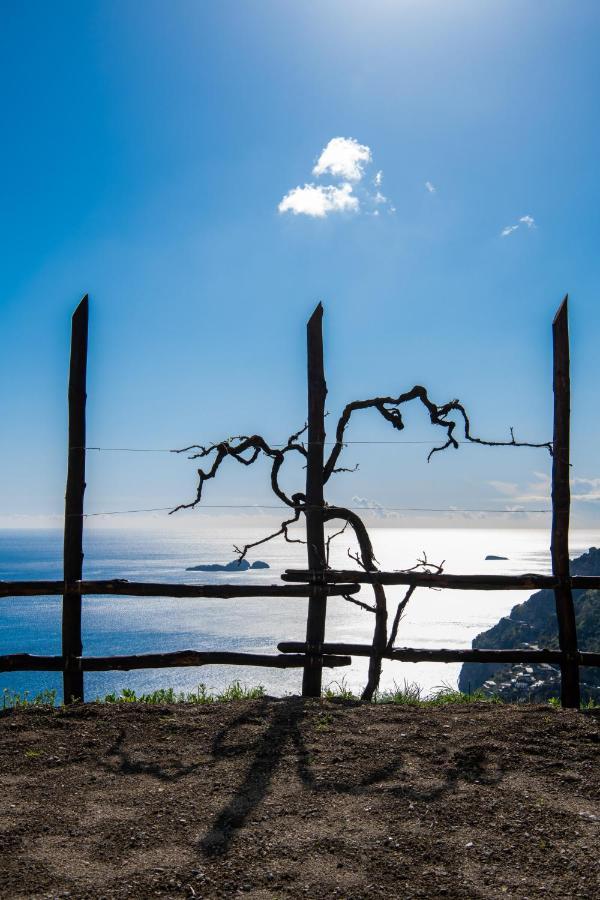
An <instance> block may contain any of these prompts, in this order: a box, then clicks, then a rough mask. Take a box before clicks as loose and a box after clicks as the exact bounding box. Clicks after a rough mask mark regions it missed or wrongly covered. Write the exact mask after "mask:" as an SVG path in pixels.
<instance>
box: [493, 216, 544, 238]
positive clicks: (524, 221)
mask: <svg viewBox="0 0 600 900" xmlns="http://www.w3.org/2000/svg"><path fill="white" fill-rule="evenodd" d="M519 223H520V224H521V225H526V226H527V228H537V225H536V224H535V219H534V218H533V216H521V218H520V219H519V222H517V224H516V225H507V226H506V228H503V229H502V231H501V232H500V235H501V237H507V236H508V235H509V234H512V233H513V231H516V230H517V228H518V227H519Z"/></svg>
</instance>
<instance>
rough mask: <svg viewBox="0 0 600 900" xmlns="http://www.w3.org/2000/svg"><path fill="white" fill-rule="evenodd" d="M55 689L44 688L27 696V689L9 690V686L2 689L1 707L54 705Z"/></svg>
mask: <svg viewBox="0 0 600 900" xmlns="http://www.w3.org/2000/svg"><path fill="white" fill-rule="evenodd" d="M55 705H56V691H54V690H52V691H49V690H44V691H40V693H39V694H35V695H34V696H33V697H30V696H29V691H23V693H22V694H21V693H19V692H18V691H11V690H10V688H4V689H3V690H2V709H24V708H26V707H29V706H55Z"/></svg>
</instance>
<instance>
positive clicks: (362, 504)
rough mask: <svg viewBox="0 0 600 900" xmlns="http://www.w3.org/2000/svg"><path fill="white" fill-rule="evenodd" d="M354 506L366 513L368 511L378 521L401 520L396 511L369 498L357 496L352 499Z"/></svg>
mask: <svg viewBox="0 0 600 900" xmlns="http://www.w3.org/2000/svg"><path fill="white" fill-rule="evenodd" d="M352 505H353V506H356V507H358V508H359V509H364V510H365V511H366V510H368V511H369V512H371V513H372V514H373V515H374V516H376V517H377V518H378V519H398V518H400V516H399V515H398V512H397V511H396V510H392V509H386V508H385V506H382V505H381V503H378V502H377V500H371V499H370V498H369V497H358V496H356V495H355V496H354V497H353V498H352Z"/></svg>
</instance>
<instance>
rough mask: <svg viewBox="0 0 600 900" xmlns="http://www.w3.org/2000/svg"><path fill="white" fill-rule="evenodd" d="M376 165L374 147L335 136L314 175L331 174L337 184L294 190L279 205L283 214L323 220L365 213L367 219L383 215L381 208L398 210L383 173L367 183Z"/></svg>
mask: <svg viewBox="0 0 600 900" xmlns="http://www.w3.org/2000/svg"><path fill="white" fill-rule="evenodd" d="M372 162H373V157H372V154H371V148H370V147H367V146H366V144H359V143H358V141H356V140H355V139H354V138H344V137H335V138H332V139H331V140H330V141H329V143H328V144H327V146H326V147H325V148H324V149H323V150H322V151H321V155H320V156H319V158H318V160H317V162H316V164H315V166H314V168H313V175H316V176H321V175H325V174H327V175H330V176H332V180H333V181H334V183H333V184H320V183H319V182H310V183H307V184H305V185H304V187H301V186H300V185H298V187H295V188H292V190H290V191H288V192H287V194H286V195H285V196H284V197H283V199H282V200H281V201H280V203H279V205H278V207H277V208H278V210H279V212H280V213H292V215H295V216H298V215H303V216H310V217H311V218H313V219H323V218H325V217H326V216H328V215H329V214H330V213H334V212H338V213H339V212H352V213H358V212H362V213H363V214H364V215H366V216H375V215H379V214H380V213H379V212H378V210H379V209H383V208H386V209H387V211H388V213H389V214H391V213H394V212H395V211H396V209H395V207H394V206H391V205H390V201H389V199H388V198H387V197H386V196H385V194H383V192H382V191H381V190H380V188H381V185H382V183H383V171H382V170H381V169H379V170H378V171H377V172H375V175H374V176H372V177H371V175H369V179H368V181H367V178H366V177H365V176H366V167H367V166H370V165H371V163H372ZM363 178H364V181H363Z"/></svg>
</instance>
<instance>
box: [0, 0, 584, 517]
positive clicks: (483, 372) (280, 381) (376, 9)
mask: <svg viewBox="0 0 600 900" xmlns="http://www.w3.org/2000/svg"><path fill="white" fill-rule="evenodd" d="M599 45H600V5H599V4H598V3H597V2H596V0H590V2H584V0H578V2H576V3H573V2H567V0H564V2H556V0H545V2H543V3H542V2H539V0H519V2H505V0H502V2H501V0H498V2H493V0H489V2H480V0H470V2H466V0H465V2H459V0H457V2H452V3H449V2H447V0H414V2H402V0H371V2H369V3H366V2H352V0H318V2H316V0H315V2H289V0H288V2H269V0H260V2H255V3H249V2H242V0H237V2H228V0H219V2H216V0H215V2H192V0H189V2H177V0H175V2H170V3H164V2H150V0H144V2H143V3H141V2H127V0H121V2H119V3H113V2H108V0H105V2H93V0H86V2H85V3H81V2H72V3H69V2H60V0H55V2H53V3H46V2H28V3H11V2H9V0H0V76H1V77H0V100H1V109H2V139H1V140H0V178H1V187H0V229H1V235H0V259H1V263H0V340H1V343H0V347H1V349H0V459H1V468H0V472H1V475H0V479H1V482H0V483H1V490H0V523H2V524H4V525H10V524H11V523H14V522H16V521H19V522H21V523H23V522H26V523H30V524H35V523H42V522H45V521H47V519H45V518H37V517H38V516H42V517H47V516H51V515H54V514H59V513H60V512H61V509H62V503H63V499H62V498H63V493H64V487H63V484H64V474H65V445H66V431H65V428H66V402H65V399H66V398H65V393H66V373H67V364H68V340H69V318H70V314H71V312H72V310H73V308H74V307H75V305H76V303H77V301H78V300H79V298H80V297H81V295H82V294H83V293H85V292H89V294H90V300H91V323H90V324H91V334H90V369H89V443H90V445H93V446H97V445H100V446H103V447H149V448H161V447H164V448H169V447H177V446H182V445H185V444H187V443H190V442H197V441H210V440H217V439H219V438H222V437H226V436H228V435H231V434H238V433H240V432H255V431H260V432H263V433H264V434H265V435H266V437H267V438H268V439H270V440H271V441H273V442H277V441H281V440H282V439H284V438H285V437H287V435H288V434H289V433H290V431H292V430H295V429H296V428H297V427H298V426H299V425H301V424H302V422H303V420H304V416H305V403H306V400H305V357H304V350H305V344H304V342H305V322H306V320H307V318H308V316H309V315H310V313H311V311H312V309H313V308H314V305H315V303H316V302H317V301H318V300H322V301H323V303H324V305H325V313H326V315H325V328H326V352H327V378H328V384H329V397H328V408H329V410H330V412H331V417H330V419H328V425H329V426H330V427H332V426H333V422H334V417H335V415H336V413H337V412H338V411H339V409H340V407H341V406H342V405H343V403H345V402H346V401H348V400H350V399H355V398H362V397H367V396H370V395H374V394H380V393H396V392H399V391H401V390H405V389H407V388H409V387H410V386H412V385H413V384H415V383H423V384H426V385H427V386H428V387H429V388H430V390H431V394H432V397H433V398H434V399H435V400H436V401H438V402H442V401H444V400H449V399H451V398H453V397H459V398H461V400H463V401H464V402H465V404H466V405H467V407H468V409H469V411H470V414H471V418H472V423H473V430H474V432H475V433H477V434H480V435H481V436H484V437H491V438H501V437H504V436H506V435H507V434H508V429H509V427H510V426H511V425H512V426H514V427H515V431H516V434H517V437H521V438H523V439H529V440H547V439H549V438H550V437H551V409H552V395H551V368H550V362H551V358H550V346H551V345H550V325H551V320H552V316H553V314H554V311H555V309H556V307H557V306H558V304H559V302H560V300H561V298H562V296H563V295H564V294H565V292H567V291H568V292H569V293H570V295H571V327H572V338H573V344H572V355H573V407H574V412H573V415H574V419H573V463H574V466H573V477H574V491H575V492H576V493H577V494H578V496H579V497H580V498H581V499H578V500H577V501H576V503H575V505H574V514H575V517H576V518H575V521H576V523H580V524H585V523H596V522H600V515H599V511H600V462H599V461H598V459H599V453H598V448H599V446H600V404H599V402H598V390H599V387H600V366H599V365H598V348H599V347H600V311H599V302H600V191H599V187H600V176H599V160H600V127H599V124H598V111H599V109H600V54H599V53H598V47H599ZM408 425H409V427H407V429H406V431H405V432H404V433H403V434H402V435H398V434H397V433H395V432H392V431H390V428H389V426H386V425H385V423H382V422H380V421H378V420H377V418H375V416H374V415H364V416H363V417H362V419H360V420H358V419H357V421H356V425H355V427H354V429H353V431H352V433H351V434H349V435H348V437H349V438H350V439H352V440H361V441H366V440H380V441H383V440H401V439H404V440H425V439H427V438H428V436H429V435H430V434H431V428H427V424H426V422H425V421H424V419H423V417H422V416H417V415H416V414H415V415H412V416H409V417H408ZM426 453H427V446H425V445H421V444H414V445H413V444H375V445H366V444H357V445H351V446H350V447H348V449H347V451H346V457H345V459H346V461H347V463H348V464H353V463H354V462H359V463H360V470H359V471H358V472H356V473H355V474H343V475H340V476H338V478H337V480H336V482H335V484H333V482H332V485H331V490H330V492H329V497H330V499H332V500H335V501H338V502H346V503H349V504H351V503H353V502H354V503H356V504H359V505H360V503H364V502H368V503H374V504H381V505H382V506H384V507H434V508H438V507H441V508H447V507H451V506H456V507H461V508H463V507H468V508H476V509H478V508H484V509H488V508H490V509H498V510H501V509H505V508H520V507H523V508H524V509H526V510H527V509H532V508H533V509H537V508H541V507H546V506H547V505H548V499H547V493H548V486H547V477H548V473H549V456H548V454H547V453H545V452H544V451H534V450H520V451H516V450H511V449H506V450H486V449H483V448H477V447H475V448H472V447H462V448H461V449H460V450H459V451H458V452H454V451H449V452H447V453H446V454H444V455H442V454H439V455H437V456H436V457H435V458H434V459H433V461H432V462H431V463H430V464H429V465H427V464H426V462H425V457H426ZM303 477H304V473H303V471H302V469H301V468H297V469H295V470H294V472H293V473H290V477H289V480H288V485H289V486H290V487H292V486H294V487H295V485H298V488H301V485H302V479H303ZM88 484H89V488H88V494H87V508H88V510H90V511H93V510H115V509H131V508H138V507H154V506H165V505H168V504H170V503H173V504H175V503H177V502H180V501H182V500H186V499H189V498H190V497H191V496H192V495H193V493H194V488H195V474H194V464H193V463H191V462H188V461H186V460H185V459H182V458H179V457H172V456H169V455H167V454H161V453H155V454H142V453H140V454H122V453H102V454H97V453H95V454H92V453H91V454H90V459H89V466H88ZM298 488H296V489H298ZM352 498H362V500H360V499H359V500H354V501H353V499H352ZM270 501H271V495H270V494H269V491H268V489H267V480H266V470H265V468H260V469H259V468H257V469H256V471H250V470H248V469H242V468H241V467H239V466H238V467H236V466H234V464H232V465H231V466H230V467H229V469H228V470H227V471H226V470H225V469H224V470H223V476H222V477H221V478H219V480H218V481H215V482H213V483H211V484H210V486H209V487H208V488H207V490H206V503H207V504H215V505H218V504H227V503H230V504H232V503H240V504H251V503H262V502H270ZM15 514H16V515H18V516H21V517H25V518H20V519H18V520H17V519H14V518H13V515H15ZM475 515H476V514H475ZM381 520H383V515H382V516H381ZM462 520H463V517H462V515H461V514H457V515H455V516H454V518H453V519H449V517H448V516H447V515H439V516H438V515H436V514H428V515H427V516H419V515H417V514H413V513H408V514H406V515H405V516H404V517H403V518H401V519H393V520H391V524H398V523H403V522H407V523H410V522H414V521H417V522H423V523H427V524H431V523H432V522H434V521H435V522H439V524H445V523H447V522H452V521H453V522H460V521H462ZM468 521H473V519H469V520H468ZM475 521H478V522H481V523H482V524H494V525H495V524H500V521H501V520H500V519H499V518H498V517H496V516H493V517H490V516H487V517H486V518H477V517H475ZM545 521H547V517H546V518H544V517H540V516H526V517H525V518H523V517H521V518H519V517H516V518H515V520H514V524H522V523H524V522H525V523H528V524H540V525H541V524H543V523H544V522H545Z"/></svg>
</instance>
